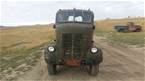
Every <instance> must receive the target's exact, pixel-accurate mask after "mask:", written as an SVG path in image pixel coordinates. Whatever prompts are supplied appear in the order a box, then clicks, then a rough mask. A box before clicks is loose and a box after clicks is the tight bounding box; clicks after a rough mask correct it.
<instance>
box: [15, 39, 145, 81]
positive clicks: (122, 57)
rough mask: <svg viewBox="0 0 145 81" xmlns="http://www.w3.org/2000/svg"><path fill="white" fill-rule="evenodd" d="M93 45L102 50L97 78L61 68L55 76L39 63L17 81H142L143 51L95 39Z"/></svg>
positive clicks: (80, 71)
mask: <svg viewBox="0 0 145 81" xmlns="http://www.w3.org/2000/svg"><path fill="white" fill-rule="evenodd" d="M95 43H96V45H97V46H98V47H100V48H102V50H103V53H104V54H103V56H104V61H103V63H101V65H100V72H99V75H98V76H90V75H88V73H87V70H86V68H82V67H81V68H63V69H62V68H61V67H60V69H59V73H58V74H57V75H55V76H50V75H48V73H47V67H46V63H45V62H44V59H43V58H41V60H40V62H39V63H38V64H37V65H36V67H34V68H33V69H32V70H31V71H29V72H27V73H25V74H24V75H23V76H21V77H19V78H18V79H17V81H75V80H77V81H78V80H79V81H144V80H145V76H144V72H145V71H144V68H145V64H144V55H145V54H144V53H145V49H142V50H135V49H132V48H131V49H129V48H125V47H120V46H115V45H109V44H107V43H106V42H103V41H102V40H101V39H100V38H96V37H95Z"/></svg>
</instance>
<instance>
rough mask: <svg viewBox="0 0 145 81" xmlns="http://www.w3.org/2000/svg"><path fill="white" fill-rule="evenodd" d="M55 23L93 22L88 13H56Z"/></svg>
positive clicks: (91, 16) (73, 11) (90, 14)
mask: <svg viewBox="0 0 145 81" xmlns="http://www.w3.org/2000/svg"><path fill="white" fill-rule="evenodd" d="M56 22H58V23H59V22H88V23H91V22H93V15H92V13H91V12H89V11H82V10H79V11H75V10H71V11H60V12H58V13H57V16H56Z"/></svg>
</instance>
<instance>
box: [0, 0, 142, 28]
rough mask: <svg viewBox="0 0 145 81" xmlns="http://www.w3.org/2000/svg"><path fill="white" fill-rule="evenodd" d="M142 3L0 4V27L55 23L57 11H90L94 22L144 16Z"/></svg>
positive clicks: (48, 2)
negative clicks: (92, 13) (74, 9)
mask: <svg viewBox="0 0 145 81" xmlns="http://www.w3.org/2000/svg"><path fill="white" fill-rule="evenodd" d="M144 5H145V3H144V1H143V0H135V1H131V0H128V1H124V0H123V1H84V2H82V1H79V0H75V1H34V0H31V1H28V0H26V1H18V0H17V1H8V0H5V1H4V0H3V1H1V2H0V11H1V12H0V25H4V26H16V25H33V24H49V23H54V22H55V14H56V12H57V10H59V9H73V8H77V9H90V10H92V11H93V12H94V15H95V20H100V19H105V18H113V19H114V18H126V17H128V16H130V17H137V16H141V17H142V16H145V15H144Z"/></svg>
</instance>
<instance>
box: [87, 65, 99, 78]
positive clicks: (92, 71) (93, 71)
mask: <svg viewBox="0 0 145 81" xmlns="http://www.w3.org/2000/svg"><path fill="white" fill-rule="evenodd" d="M98 73H99V64H97V65H89V74H90V75H92V76H96V75H98Z"/></svg>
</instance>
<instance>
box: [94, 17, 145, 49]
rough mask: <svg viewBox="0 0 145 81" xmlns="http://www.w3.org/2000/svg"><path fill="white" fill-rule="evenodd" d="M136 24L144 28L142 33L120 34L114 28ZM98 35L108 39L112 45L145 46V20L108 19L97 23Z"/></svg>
mask: <svg viewBox="0 0 145 81" xmlns="http://www.w3.org/2000/svg"><path fill="white" fill-rule="evenodd" d="M127 22H134V23H135V24H138V25H141V26H142V27H143V31H142V32H130V33H119V32H117V31H115V29H114V26H115V25H118V24H126V23H127ZM95 33H96V35H97V36H103V37H106V40H107V41H109V42H112V43H118V44H129V45H138V46H144V44H145V18H131V19H129V18H126V19H106V20H99V21H96V32H95Z"/></svg>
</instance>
